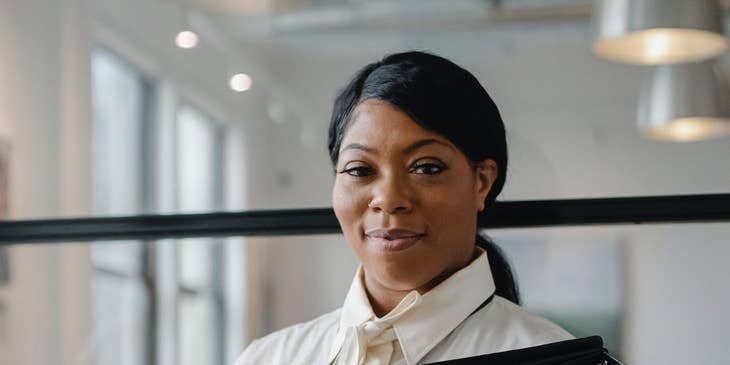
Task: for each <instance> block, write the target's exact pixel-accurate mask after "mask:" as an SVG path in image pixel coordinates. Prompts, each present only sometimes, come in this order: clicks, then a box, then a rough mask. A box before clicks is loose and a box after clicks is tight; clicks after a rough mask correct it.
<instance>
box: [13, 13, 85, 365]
mask: <svg viewBox="0 0 730 365" xmlns="http://www.w3.org/2000/svg"><path fill="white" fill-rule="evenodd" d="M85 5H86V4H85V2H83V1H80V0H64V1H58V2H47V1H36V0H30V1H13V2H8V1H4V2H2V3H0V24H1V25H0V28H1V29H0V54H2V55H3V56H2V61H0V138H1V139H3V140H5V141H6V142H8V143H9V146H10V156H11V157H10V174H9V175H10V176H9V179H10V188H9V189H10V191H9V193H10V214H11V217H12V218H29V217H33V218H39V217H51V216H70V215H79V214H88V212H89V211H90V202H91V197H90V193H89V192H90V182H91V181H90V178H89V177H90V173H91V172H90V164H89V156H90V140H89V139H88V138H87V137H88V135H89V131H90V129H89V126H90V122H91V120H90V117H89V113H90V109H89V98H88V95H89V90H88V88H89V86H88V85H89V74H88V57H84V55H87V54H88V38H87V37H86V32H85V31H84V26H85V24H86V22H85V21H84V20H85V17H86V11H85V10H86V6H85ZM10 265H11V272H10V275H11V280H12V281H11V284H10V285H9V286H7V287H2V288H0V301H3V302H4V304H5V308H6V311H5V313H4V315H5V316H6V318H4V320H3V321H0V322H2V323H4V325H5V326H6V327H7V328H3V329H1V330H2V331H3V332H4V333H6V334H7V336H6V337H5V338H4V341H3V342H0V358H2V359H3V363H8V364H31V365H35V364H49V365H50V364H84V363H86V361H87V360H88V358H87V357H86V355H87V353H86V350H87V346H88V343H87V342H86V341H87V339H88V337H87V336H88V334H89V329H90V320H91V319H90V318H89V316H88V313H89V311H90V308H89V302H88V297H89V287H90V285H89V284H90V283H89V268H90V265H89V252H88V247H87V246H79V245H63V246H52V247H49V246H45V245H28V246H17V247H13V248H11V250H10Z"/></svg>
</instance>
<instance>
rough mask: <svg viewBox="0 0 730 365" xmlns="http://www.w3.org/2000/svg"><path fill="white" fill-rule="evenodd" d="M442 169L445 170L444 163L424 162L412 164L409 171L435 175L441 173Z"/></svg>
mask: <svg viewBox="0 0 730 365" xmlns="http://www.w3.org/2000/svg"><path fill="white" fill-rule="evenodd" d="M444 170H446V165H444V164H442V163H434V162H424V163H419V164H417V165H415V166H413V168H412V169H411V172H415V173H416V174H424V175H436V174H440V173H442V172H443V171H444Z"/></svg>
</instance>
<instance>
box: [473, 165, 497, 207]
mask: <svg viewBox="0 0 730 365" xmlns="http://www.w3.org/2000/svg"><path fill="white" fill-rule="evenodd" d="M497 176H499V170H498V168H497V163H496V162H495V161H494V160H492V159H491V158H490V159H486V160H484V161H481V162H479V163H477V164H476V168H475V171H474V179H475V181H474V189H475V190H476V191H475V192H476V194H475V198H476V199H477V201H476V206H477V207H478V208H479V211H480V212H481V211H483V210H484V199H486V198H487V194H489V191H490V190H492V185H493V184H494V182H495V181H496V180H497Z"/></svg>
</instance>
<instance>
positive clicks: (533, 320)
mask: <svg viewBox="0 0 730 365" xmlns="http://www.w3.org/2000/svg"><path fill="white" fill-rule="evenodd" d="M493 304H494V305H493V306H491V308H489V310H488V312H489V311H492V312H493V313H492V314H491V315H490V314H488V313H487V314H485V315H487V316H493V317H498V318H502V319H503V320H497V321H494V322H496V323H495V324H496V325H497V326H498V328H500V329H501V330H502V331H503V333H505V334H506V335H508V336H509V337H512V341H514V343H515V345H517V346H516V347H515V348H520V347H529V346H537V345H542V344H546V343H550V342H557V341H563V340H569V339H572V338H574V336H573V335H571V334H570V333H568V331H566V330H564V329H563V328H562V327H560V326H558V325H557V324H555V323H554V322H552V321H550V320H548V319H546V318H543V317H540V316H538V315H536V314H533V313H531V312H529V311H527V310H525V309H524V308H522V307H521V306H519V305H517V304H514V303H512V302H510V301H509V300H507V299H504V298H502V297H499V296H497V297H495V300H494V302H493Z"/></svg>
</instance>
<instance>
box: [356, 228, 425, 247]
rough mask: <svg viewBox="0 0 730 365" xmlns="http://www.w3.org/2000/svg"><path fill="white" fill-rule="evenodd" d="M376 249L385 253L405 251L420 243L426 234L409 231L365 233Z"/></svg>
mask: <svg viewBox="0 0 730 365" xmlns="http://www.w3.org/2000/svg"><path fill="white" fill-rule="evenodd" d="M365 235H366V236H367V238H368V240H369V241H371V242H372V243H373V244H374V245H375V247H376V248H378V249H380V250H383V251H391V252H393V251H403V250H405V249H407V248H409V247H412V246H413V245H415V244H416V243H418V242H419V241H420V240H421V238H423V236H425V234H423V233H421V232H418V231H413V230H409V229H400V228H395V229H373V230H369V231H367V232H366V233H365Z"/></svg>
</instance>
